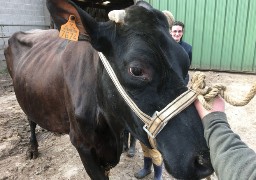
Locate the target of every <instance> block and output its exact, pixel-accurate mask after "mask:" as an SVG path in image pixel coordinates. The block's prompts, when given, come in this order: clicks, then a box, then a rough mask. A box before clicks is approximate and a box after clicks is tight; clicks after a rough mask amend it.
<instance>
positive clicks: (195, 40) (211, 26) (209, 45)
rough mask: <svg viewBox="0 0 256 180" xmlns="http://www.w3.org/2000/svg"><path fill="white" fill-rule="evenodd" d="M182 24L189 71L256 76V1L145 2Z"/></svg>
mask: <svg viewBox="0 0 256 180" xmlns="http://www.w3.org/2000/svg"><path fill="white" fill-rule="evenodd" d="M145 1H147V2H149V3H150V4H151V5H153V6H154V7H155V8H157V9H159V10H169V11H171V12H172V13H173V15H174V16H175V19H176V20H180V21H182V22H184V23H185V25H186V29H185V35H184V40H185V41H187V42H188V43H190V44H191V45H192V46H193V63H192V68H197V69H213V70H223V71H237V72H253V73H256V20H255V19H256V0H145Z"/></svg>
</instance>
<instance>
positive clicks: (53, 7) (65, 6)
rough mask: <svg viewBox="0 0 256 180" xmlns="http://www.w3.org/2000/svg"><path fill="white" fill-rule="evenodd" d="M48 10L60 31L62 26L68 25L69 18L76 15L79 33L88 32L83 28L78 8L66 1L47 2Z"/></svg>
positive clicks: (48, 0) (50, 0) (49, 0)
mask: <svg viewBox="0 0 256 180" xmlns="http://www.w3.org/2000/svg"><path fill="white" fill-rule="evenodd" d="M46 5H47V8H48V10H49V12H50V14H51V18H52V20H53V22H54V24H55V26H56V27H57V29H58V30H60V28H61V25H63V24H66V23H67V21H68V19H69V16H70V15H74V16H75V17H76V25H77V28H78V29H79V32H80V33H82V34H85V33H86V30H85V29H84V27H83V24H82V22H81V18H80V16H79V14H78V12H77V10H76V8H75V7H74V6H73V5H72V4H70V3H69V2H68V1H66V0H47V2H46Z"/></svg>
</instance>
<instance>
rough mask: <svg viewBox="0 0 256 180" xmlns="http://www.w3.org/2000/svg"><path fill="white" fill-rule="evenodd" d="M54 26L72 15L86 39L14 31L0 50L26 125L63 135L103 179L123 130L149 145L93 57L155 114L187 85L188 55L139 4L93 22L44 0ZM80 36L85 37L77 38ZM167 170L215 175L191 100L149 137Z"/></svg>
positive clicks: (60, 1) (160, 19)
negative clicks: (118, 18)
mask: <svg viewBox="0 0 256 180" xmlns="http://www.w3.org/2000/svg"><path fill="white" fill-rule="evenodd" d="M47 5H48V8H49V10H50V13H51V16H52V17H53V19H54V21H55V23H56V25H57V27H60V25H62V24H64V23H66V22H67V19H68V17H69V16H70V15H74V16H75V17H76V24H77V26H78V28H79V30H80V34H81V35H83V34H86V33H88V34H89V36H90V42H89V41H84V40H83V41H79V42H73V41H69V40H64V39H60V38H59V37H58V31H57V30H40V31H30V32H17V33H15V34H14V35H13V36H12V37H11V38H10V40H9V47H8V48H7V49H6V51H5V56H6V60H7V65H8V70H9V73H10V75H11V77H12V79H13V85H14V90H15V93H16V97H17V100H18V102H19V104H20V106H21V108H22V109H23V111H24V112H25V113H26V115H27V116H28V120H29V122H30V127H31V150H30V153H31V154H30V155H31V157H36V156H37V153H38V150H37V147H38V144H37V140H36V136H35V126H36V124H38V125H39V126H41V127H43V128H45V129H47V130H49V131H54V132H61V133H69V136H70V140H71V142H72V144H73V145H74V146H75V147H76V149H77V151H78V153H79V155H80V158H81V160H82V162H83V165H84V167H85V169H86V171H87V173H88V175H89V176H90V177H91V178H92V179H95V180H101V179H108V175H107V172H108V171H109V170H110V168H112V167H114V166H115V165H116V164H117V163H118V162H119V160H120V155H121V153H122V145H123V138H122V132H123V130H124V128H127V129H128V130H129V132H131V133H132V135H133V136H135V137H136V138H137V139H139V140H140V141H141V142H142V143H144V144H145V145H146V146H148V147H151V146H150V143H149V141H148V137H147V133H146V132H145V131H144V130H143V125H144V124H143V122H142V121H141V120H140V119H139V118H138V117H137V116H136V115H135V113H134V112H133V111H132V110H131V109H130V108H129V106H128V105H127V104H126V102H125V101H124V100H123V98H122V97H121V95H120V94H119V93H118V91H117V89H116V87H115V86H114V84H113V82H112V81H111V79H110V77H109V75H108V74H107V72H106V69H104V67H103V65H102V63H101V62H100V60H99V55H98V52H97V51H101V52H102V53H103V54H104V55H105V56H106V57H107V59H108V61H109V63H110V64H111V66H112V68H113V69H114V71H115V73H116V75H117V77H118V79H119V81H120V83H121V85H122V86H123V88H124V89H125V91H126V92H127V93H128V95H129V96H130V98H131V99H132V100H133V101H134V102H135V103H136V104H137V106H138V107H139V108H140V109H141V110H142V111H143V112H145V113H146V114H148V115H149V116H151V115H152V114H153V113H154V112H155V111H156V110H157V111H160V110H161V109H163V108H164V107H165V106H166V105H167V104H168V103H170V102H171V101H172V100H174V99H175V98H176V97H177V96H179V95H180V94H181V93H183V92H184V91H186V90H187V87H186V85H185V83H184V77H185V75H186V74H187V71H188V67H189V59H188V56H187V54H186V53H185V52H184V50H183V49H182V47H180V46H179V44H177V43H176V42H175V41H174V40H173V39H172V38H171V36H170V34H169V30H168V22H167V20H166V18H165V16H164V14H163V13H162V12H160V11H158V10H155V9H153V8H152V7H151V6H150V5H149V4H147V3H145V2H144V3H143V2H141V3H140V4H139V5H134V6H131V7H129V8H127V9H126V10H125V18H124V22H123V23H115V22H113V21H109V22H104V23H98V22H96V21H95V20H94V19H93V18H91V17H90V16H89V15H88V14H87V13H86V12H84V11H83V10H81V9H80V8H78V7H76V6H75V5H74V4H70V3H69V2H68V1H66V0H48V1H47ZM83 39H84V38H83ZM155 140H156V146H157V149H158V150H159V151H160V152H161V153H162V155H163V158H164V163H165V167H166V169H167V171H168V172H169V173H171V174H172V175H173V176H175V177H176V178H182V179H199V178H203V177H205V176H208V175H209V174H211V173H212V172H213V169H212V166H211V164H210V160H209V151H208V148H207V145H206V142H205V140H204V137H203V128H202V124H201V122H200V118H199V116H198V114H197V111H196V109H195V107H194V105H193V104H192V105H190V106H189V107H187V108H186V109H185V110H183V111H182V112H181V113H179V114H178V115H176V116H175V117H174V118H173V119H172V121H170V122H169V123H168V124H167V125H166V126H165V128H164V129H163V130H162V131H161V132H160V133H159V134H158V135H157V137H156V138H155Z"/></svg>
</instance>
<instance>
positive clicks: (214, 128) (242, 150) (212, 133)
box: [195, 98, 256, 180]
mask: <svg viewBox="0 0 256 180" xmlns="http://www.w3.org/2000/svg"><path fill="white" fill-rule="evenodd" d="M195 106H196V108H197V110H198V113H199V115H200V117H201V118H202V123H203V126H204V136H205V139H206V142H207V145H208V147H209V148H210V156H211V162H212V165H213V168H214V170H215V172H216V174H217V176H218V178H219V179H221V180H225V179H227V180H238V179H239V180H240V179H246V180H247V179H248V180H249V179H250V180H255V179H256V154H255V152H254V151H253V150H252V149H250V148H249V147H248V146H247V145H246V144H245V143H244V142H243V141H242V140H241V139H240V137H239V136H238V135H237V134H235V133H234V132H233V131H232V130H231V128H230V126H229V124H228V122H227V118H226V115H225V113H224V102H223V100H222V99H221V98H217V99H216V100H215V102H214V103H213V109H212V110H210V111H207V110H205V109H204V108H203V106H202V105H201V104H200V103H199V102H198V101H196V102H195Z"/></svg>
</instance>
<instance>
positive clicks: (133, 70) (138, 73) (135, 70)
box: [129, 67, 143, 76]
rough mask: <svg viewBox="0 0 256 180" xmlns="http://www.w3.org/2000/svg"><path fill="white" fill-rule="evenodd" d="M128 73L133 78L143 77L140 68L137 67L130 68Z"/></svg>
mask: <svg viewBox="0 0 256 180" xmlns="http://www.w3.org/2000/svg"><path fill="white" fill-rule="evenodd" d="M129 72H130V73H131V74H132V75H133V76H142V75H143V71H142V69H141V68H139V67H130V69H129Z"/></svg>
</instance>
